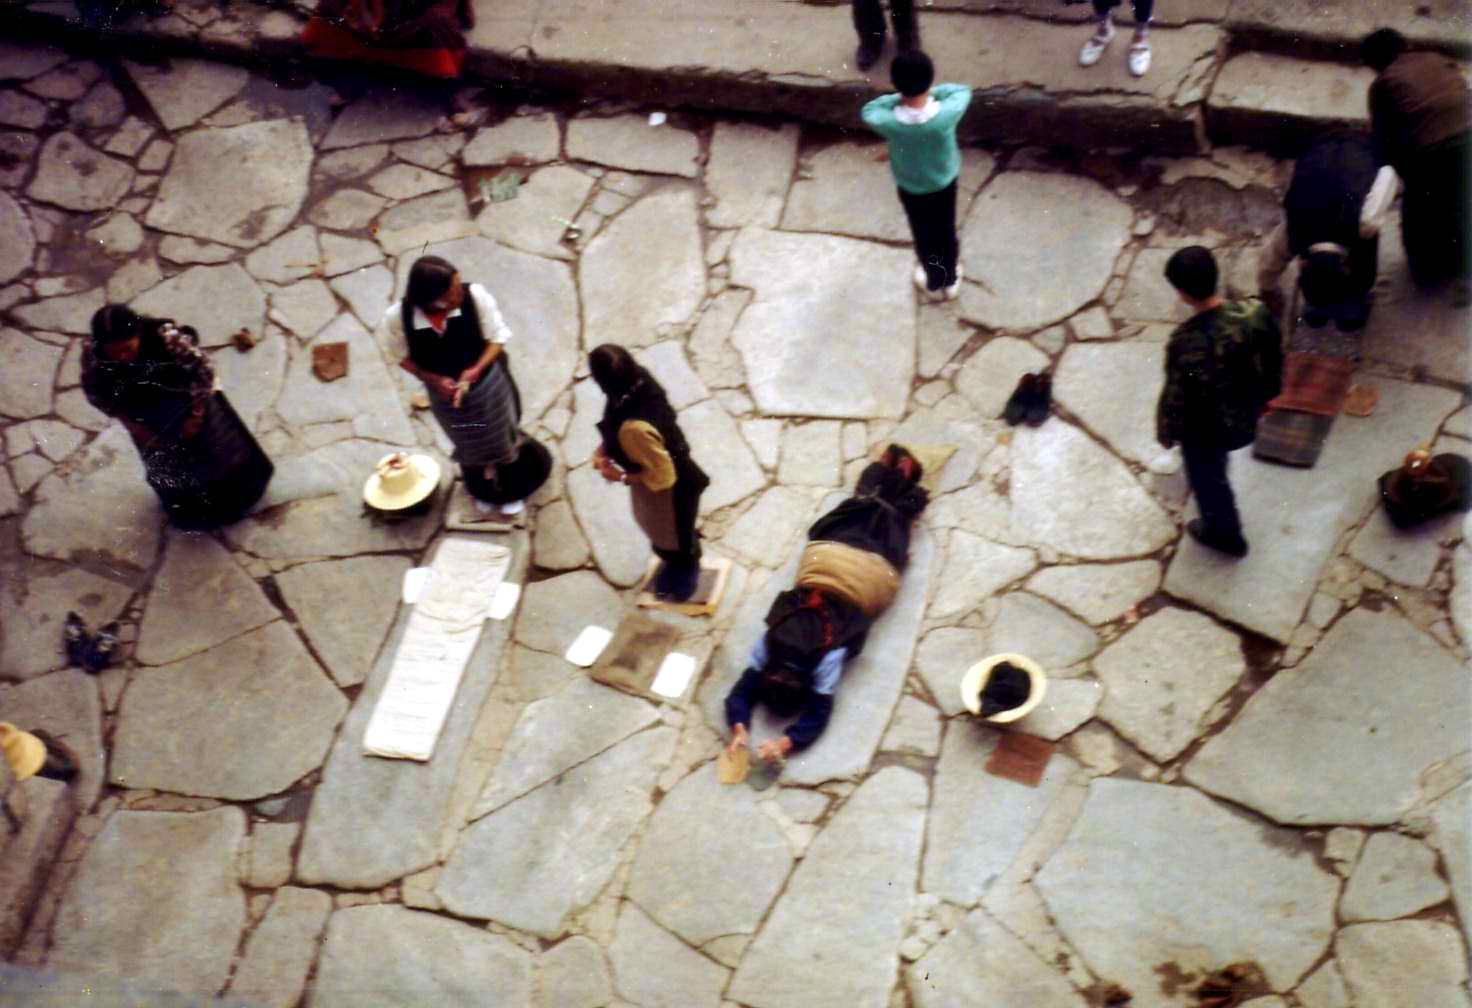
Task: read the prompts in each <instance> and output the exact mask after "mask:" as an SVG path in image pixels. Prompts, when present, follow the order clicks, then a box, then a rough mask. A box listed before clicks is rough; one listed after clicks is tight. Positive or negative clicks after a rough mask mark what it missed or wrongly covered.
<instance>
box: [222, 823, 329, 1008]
mask: <svg viewBox="0 0 1472 1008" xmlns="http://www.w3.org/2000/svg"><path fill="white" fill-rule="evenodd" d="M256 829H257V830H259V829H260V826H257V827H256ZM331 912H332V897H331V896H329V895H327V893H325V892H320V891H318V890H316V889H299V888H296V887H295V886H285V887H283V888H281V889H278V890H277V891H276V894H275V895H274V896H273V897H272V898H271V908H270V909H269V910H267V911H266V917H265V919H264V920H262V921H261V923H260V924H259V925H258V926H257V927H256V929H255V930H254V931H252V932H251V936H250V939H249V940H248V941H247V942H246V944H245V952H244V955H242V956H241V959H240V965H238V966H237V967H236V968H235V975H234V976H233V977H232V978H231V980H230V996H231V997H235V998H241V999H243V1000H247V1001H249V1002H250V1003H251V1004H255V1005H260V1006H261V1008H293V1006H294V1005H296V1004H297V1003H298V1002H299V1001H300V1000H301V996H302V990H303V989H304V988H305V986H306V983H307V971H308V970H310V969H311V967H312V960H313V959H314V958H316V952H317V939H318V938H320V937H321V935H322V929H323V927H325V926H326V924H327V915H328V914H330V913H331Z"/></svg>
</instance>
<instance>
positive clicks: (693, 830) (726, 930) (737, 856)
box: [628, 764, 792, 946]
mask: <svg viewBox="0 0 1472 1008" xmlns="http://www.w3.org/2000/svg"><path fill="white" fill-rule="evenodd" d="M759 798H760V796H759V795H758V794H757V793H756V792H755V791H752V790H751V789H750V788H744V787H730V786H728V785H725V784H722V783H720V781H719V780H718V779H717V777H716V773H715V768H714V767H713V766H711V765H710V764H705V765H703V766H701V767H699V768H698V769H697V770H696V771H695V772H694V773H692V774H690V775H689V776H688V777H686V778H685V779H684V780H682V781H680V783H678V784H676V785H675V787H674V790H672V791H670V792H669V794H667V795H665V796H664V798H663V799H662V800H661V801H660V803H659V808H657V809H656V810H655V812H654V815H653V816H652V817H651V818H650V820H649V825H648V826H647V827H646V828H645V831H644V839H643V840H642V841H641V842H640V844H639V853H638V854H637V855H636V856H635V858H634V866H633V870H632V872H631V873H630V875H629V886H628V895H629V898H630V899H632V900H633V901H634V902H636V903H638V904H639V906H641V907H642V908H643V909H644V910H645V911H646V912H647V913H648V914H649V915H650V916H651V917H653V918H654V919H655V920H656V921H658V922H659V923H660V924H661V925H663V926H664V927H666V928H668V929H669V930H671V931H673V932H674V933H675V934H677V935H679V936H680V937H681V938H683V939H685V941H687V942H689V943H690V944H692V945H696V946H700V945H704V944H705V943H706V942H708V941H710V940H711V939H713V938H719V937H720V936H721V935H749V934H753V933H754V932H755V931H756V929H757V927H758V926H759V925H760V924H761V920H762V917H763V916H764V915H765V914H766V912H767V907H768V906H770V905H771V903H772V900H773V899H774V898H776V896H777V893H778V892H779V891H780V890H781V888H782V883H783V882H785V881H786V880H787V874H788V872H789V871H790V870H791V869H792V852H791V850H790V849H789V848H788V845H787V838H786V836H784V835H783V832H782V830H781V829H780V828H779V827H778V826H777V824H776V823H775V822H773V821H772V819H771V817H770V816H767V815H764V814H763V813H762V812H761V810H760V809H758V808H757V801H758V800H759ZM736 823H740V824H741V826H740V828H739V829H733V828H732V827H733V825H734V824H736ZM733 865H740V866H741V868H740V870H739V871H731V870H730V869H731V867H732V866H733ZM676 879H700V880H702V881H701V884H700V887H699V889H698V890H696V889H694V888H691V887H687V886H684V885H680V884H677V883H676V884H672V882H673V881H674V880H676Z"/></svg>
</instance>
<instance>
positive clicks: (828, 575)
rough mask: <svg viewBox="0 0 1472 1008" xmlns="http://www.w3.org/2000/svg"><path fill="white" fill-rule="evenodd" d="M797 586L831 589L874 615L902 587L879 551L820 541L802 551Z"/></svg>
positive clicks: (833, 592)
mask: <svg viewBox="0 0 1472 1008" xmlns="http://www.w3.org/2000/svg"><path fill="white" fill-rule="evenodd" d="M797 586H798V587H799V588H817V589H820V590H822V591H826V592H830V593H832V594H833V595H836V596H838V597H839V598H841V599H843V600H844V601H845V602H850V603H852V604H853V605H856V606H858V607H859V609H860V611H861V612H863V614H864V615H865V616H870V617H872V616H878V615H879V614H880V613H882V612H884V610H885V609H887V608H889V604H890V603H891V602H893V601H894V597H895V595H896V594H898V592H899V590H900V575H899V571H897V570H895V569H894V568H893V567H891V566H890V565H889V561H888V560H886V559H884V557H882V556H880V555H879V554H878V553H870V552H869V551H868V550H862V549H859V548H858V547H856V546H849V545H846V544H844V543H836V542H826V541H824V540H818V541H817V542H810V543H808V544H807V547H806V548H804V549H803V551H802V560H801V561H799V562H798V566H797Z"/></svg>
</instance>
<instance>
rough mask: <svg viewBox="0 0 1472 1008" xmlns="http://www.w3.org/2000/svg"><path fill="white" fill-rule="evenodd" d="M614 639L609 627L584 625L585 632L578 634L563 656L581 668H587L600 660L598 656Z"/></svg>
mask: <svg viewBox="0 0 1472 1008" xmlns="http://www.w3.org/2000/svg"><path fill="white" fill-rule="evenodd" d="M612 639H613V631H612V630H609V629H608V628H607V627H601V626H587V627H583V632H582V633H580V634H578V639H577V640H575V641H573V642H572V646H571V647H569V648H568V649H567V654H566V655H564V656H563V657H565V658H566V659H567V660H568V661H570V662H572V663H573V664H574V665H576V666H578V667H579V668H587V667H588V666H589V665H591V664H593V663H594V662H595V661H597V660H598V656H599V655H600V654H602V653H603V649H604V648H605V647H607V646H608V642H609V641H611V640H612Z"/></svg>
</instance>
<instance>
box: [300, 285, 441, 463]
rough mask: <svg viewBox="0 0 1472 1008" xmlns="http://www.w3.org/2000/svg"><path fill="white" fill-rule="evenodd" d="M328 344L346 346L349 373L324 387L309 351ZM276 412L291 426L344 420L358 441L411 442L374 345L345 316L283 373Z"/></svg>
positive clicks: (393, 384) (394, 388) (364, 331)
mask: <svg viewBox="0 0 1472 1008" xmlns="http://www.w3.org/2000/svg"><path fill="white" fill-rule="evenodd" d="M328 343H346V344H347V345H348V373H347V377H345V378H339V379H337V380H336V381H331V382H324V381H322V380H321V379H320V378H318V377H317V375H316V374H315V373H314V372H313V370H312V348H313V347H316V346H321V345H324V344H328ZM276 412H277V413H279V414H281V418H282V419H283V420H285V421H286V422H287V423H289V424H292V425H293V426H298V427H300V426H305V425H307V424H315V423H330V422H332V421H334V420H347V421H351V422H352V425H353V433H354V434H356V435H357V436H358V437H364V438H373V439H375V440H378V441H387V442H389V443H391V444H397V445H412V444H414V443H415V441H414V429H413V428H412V427H410V426H409V417H408V414H407V412H406V411H405V409H404V405H403V402H402V401H401V400H400V398H399V392H398V388H397V385H396V382H395V379H394V376H393V375H391V374H390V373H389V370H388V366H387V365H386V364H385V363H384V359H383V354H382V353H381V352H380V351H379V349H378V343H377V342H376V341H375V340H374V339H373V336H372V335H371V334H370V333H369V332H368V330H367V329H364V328H363V325H362V323H360V322H359V321H358V320H357V319H356V318H354V317H353V316H351V315H348V314H346V313H344V314H342V315H339V316H338V317H337V318H336V319H334V320H333V321H332V322H331V323H330V324H329V325H328V326H327V328H325V329H323V330H322V331H321V332H320V333H318V334H317V335H316V336H315V337H314V338H313V339H312V341H311V343H309V344H308V345H307V346H306V347H305V348H303V350H301V351H300V352H298V353H297V355H296V359H295V360H293V361H292V362H291V366H290V367H289V368H288V369H287V372H286V381H285V384H284V385H283V387H282V390H281V395H280V397H279V398H278V399H277V400H276ZM365 478H366V476H365Z"/></svg>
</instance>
